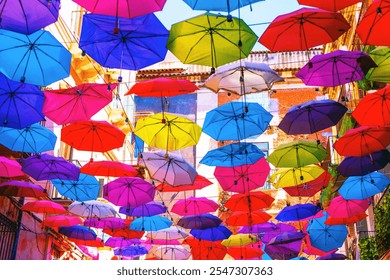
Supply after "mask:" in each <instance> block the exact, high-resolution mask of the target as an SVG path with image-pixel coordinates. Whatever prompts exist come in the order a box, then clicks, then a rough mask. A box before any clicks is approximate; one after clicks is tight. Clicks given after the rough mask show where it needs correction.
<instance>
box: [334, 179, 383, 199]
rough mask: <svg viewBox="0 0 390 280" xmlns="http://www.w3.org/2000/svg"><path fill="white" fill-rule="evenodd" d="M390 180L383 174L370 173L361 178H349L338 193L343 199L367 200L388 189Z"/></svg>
mask: <svg viewBox="0 0 390 280" xmlns="http://www.w3.org/2000/svg"><path fill="white" fill-rule="evenodd" d="M389 184H390V179H389V178H388V176H386V175H385V174H383V173H380V172H372V173H369V174H366V175H363V176H350V177H348V178H347V180H345V181H344V183H343V184H342V185H341V187H340V188H339V189H338V193H339V194H340V195H341V196H342V197H343V198H344V199H363V200H364V199H367V198H369V197H371V196H374V195H376V194H378V193H381V192H383V191H384V190H386V188H388V186H389Z"/></svg>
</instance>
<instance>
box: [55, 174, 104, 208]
mask: <svg viewBox="0 0 390 280" xmlns="http://www.w3.org/2000/svg"><path fill="white" fill-rule="evenodd" d="M51 182H52V183H53V185H54V187H55V188H56V189H57V190H58V192H59V193H60V194H61V195H63V196H65V197H67V198H69V199H73V200H75V201H80V202H84V201H88V200H96V199H97V198H98V195H99V190H100V184H99V182H98V180H97V179H96V178H95V177H94V176H91V175H87V174H83V173H80V176H79V178H78V180H62V179H53V180H51Z"/></svg>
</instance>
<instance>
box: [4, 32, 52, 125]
mask: <svg viewBox="0 0 390 280" xmlns="http://www.w3.org/2000/svg"><path fill="white" fill-rule="evenodd" d="M0 32H1V29H0ZM0 49H1V44H0ZM0 56H1V51H0ZM0 61H1V60H0ZM2 65H3V62H2V63H1V65H0V71H2V69H1V68H2ZM43 101H44V95H43V92H42V91H41V90H40V89H39V87H37V86H35V85H30V84H25V83H20V82H15V81H12V80H10V79H8V78H7V77H6V76H4V75H3V74H2V73H0V126H2V127H10V128H16V129H20V128H25V127H27V126H29V125H32V124H34V123H37V122H40V121H43V120H44V119H45V118H44V116H43V113H42V106H43Z"/></svg>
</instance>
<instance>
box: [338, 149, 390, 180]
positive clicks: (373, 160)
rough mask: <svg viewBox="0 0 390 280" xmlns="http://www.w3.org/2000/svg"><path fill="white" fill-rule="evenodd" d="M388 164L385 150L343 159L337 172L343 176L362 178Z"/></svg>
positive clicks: (389, 154) (389, 160)
mask: <svg viewBox="0 0 390 280" xmlns="http://www.w3.org/2000/svg"><path fill="white" fill-rule="evenodd" d="M389 162H390V152H389V151H388V150H386V149H384V150H380V151H378V152H375V153H372V154H369V155H366V156H361V157H345V158H344V159H343V160H342V161H341V162H340V164H339V166H338V167H337V171H338V172H339V173H340V174H341V175H343V176H345V177H348V176H363V175H367V174H369V173H371V172H374V171H377V170H380V169H382V168H384V167H385V166H386V165H387V164H388V163H389Z"/></svg>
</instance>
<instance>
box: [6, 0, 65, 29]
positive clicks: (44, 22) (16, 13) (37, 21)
mask: <svg viewBox="0 0 390 280" xmlns="http://www.w3.org/2000/svg"><path fill="white" fill-rule="evenodd" d="M60 8H61V3H60V0H51V1H50V2H49V1H48V0H33V1H31V0H21V1H3V2H2V3H1V4H0V11H1V12H0V18H1V28H2V29H7V30H11V31H14V32H18V33H23V34H31V33H34V32H35V31H38V30H40V29H41V28H44V27H46V26H48V25H50V24H52V23H54V22H56V21H57V20H58V12H59V10H60Z"/></svg>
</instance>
